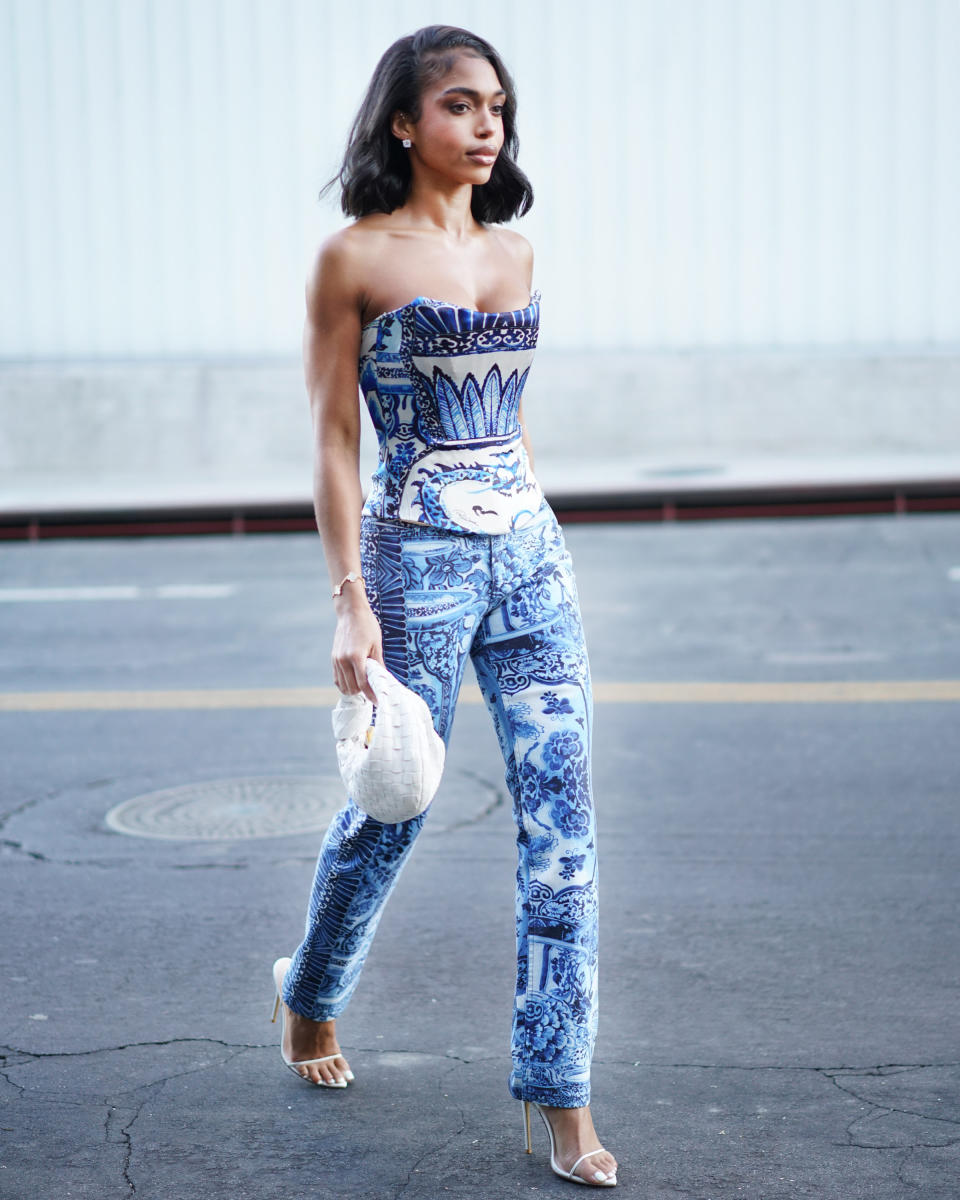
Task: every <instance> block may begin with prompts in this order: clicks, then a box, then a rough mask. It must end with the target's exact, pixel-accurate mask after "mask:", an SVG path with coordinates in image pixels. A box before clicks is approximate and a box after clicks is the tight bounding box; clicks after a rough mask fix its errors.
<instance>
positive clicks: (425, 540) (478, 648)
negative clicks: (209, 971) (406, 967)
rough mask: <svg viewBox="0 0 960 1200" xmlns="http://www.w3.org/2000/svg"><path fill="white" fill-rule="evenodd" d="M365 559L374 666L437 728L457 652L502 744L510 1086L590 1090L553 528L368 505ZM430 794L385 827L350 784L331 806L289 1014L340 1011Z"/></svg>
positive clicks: (563, 586)
mask: <svg viewBox="0 0 960 1200" xmlns="http://www.w3.org/2000/svg"><path fill="white" fill-rule="evenodd" d="M361 561H362V565H363V573H364V578H365V580H366V583H367V593H368V596H369V599H370V603H371V606H372V608H373V610H374V612H375V613H376V615H377V617H378V620H379V621H380V625H381V630H382V635H383V651H384V660H385V662H386V665H387V667H388V669H389V670H390V671H391V672H392V673H393V674H394V675H395V676H396V677H397V678H398V679H400V680H401V681H402V682H403V683H405V684H406V685H407V686H408V687H409V688H411V689H412V690H413V691H415V692H417V693H418V694H419V695H420V696H422V697H423V699H424V700H425V701H426V703H427V705H428V707H429V708H430V711H431V713H432V715H433V720H434V726H435V728H436V730H437V732H438V733H439V734H440V736H441V737H442V738H443V739H444V742H445V743H449V739H450V731H451V726H452V724H453V716H454V707H455V704H456V701H457V694H458V692H459V689H460V683H461V680H462V677H463V672H464V668H465V666H466V660H467V656H468V655H469V656H470V658H472V660H473V663H474V668H475V670H476V675H477V680H478V682H479V685H480V690H481V692H482V693H483V698H484V700H485V702H486V705H487V708H488V710H489V712H490V714H491V716H492V718H493V723H494V726H495V728H496V732H497V737H498V739H499V742H500V747H501V749H502V751H503V758H504V762H505V764H506V776H505V778H506V782H507V786H508V788H509V790H510V793H511V795H512V797H513V812H514V817H515V820H516V829H517V848H518V867H517V875H516V905H517V907H516V936H517V984H516V999H515V1006H514V1011H513V1021H512V1033H511V1060H512V1070H511V1073H510V1078H509V1083H508V1087H509V1090H510V1093H511V1095H512V1096H514V1097H515V1098H516V1099H519V1100H536V1101H538V1102H540V1103H541V1104H548V1105H557V1106H560V1107H565V1108H576V1107H580V1106H582V1105H585V1104H588V1103H589V1102H590V1060H591V1056H592V1053H593V1045H594V1041H595V1038H596V1031H597V854H596V828H595V816H594V808H593V800H592V785H591V771H590V751H591V731H592V719H593V700H592V693H591V687H590V668H589V663H588V660H587V653H586V649H585V646H584V641H583V633H582V627H581V619H580V605H579V598H578V596H577V590H576V583H575V580H574V575H573V565H572V562H571V559H570V555H569V553H568V552H567V550H566V547H565V544H564V540H563V533H562V530H561V529H560V526H559V524H558V523H557V519H556V517H555V515H554V513H553V511H552V509H550V508H549V506H546V507H545V508H544V509H543V510H542V512H541V514H539V515H538V516H537V517H536V518H535V520H534V522H533V523H532V524H531V525H528V526H527V527H526V528H524V529H522V530H519V531H516V532H512V533H505V534H482V533H453V532H451V531H449V530H444V529H438V528H435V527H430V526H423V525H414V524H412V523H405V522H401V521H396V520H384V519H380V518H376V517H370V516H366V515H365V516H363V517H362V518H361ZM442 795H443V791H442V787H441V791H440V793H439V797H441V798H442ZM432 807H433V805H432V804H431V805H430V807H428V808H427V810H426V811H425V812H424V813H422V814H421V815H420V816H418V817H414V818H413V819H412V820H410V821H403V822H400V823H397V824H384V823H381V822H379V821H376V820H374V819H373V818H372V817H370V816H367V815H366V814H365V813H363V812H361V810H360V809H358V808H357V807H356V805H355V804H354V803H353V802H352V800H350V799H349V798H348V800H347V803H346V804H345V806H344V807H343V808H342V809H341V810H340V812H339V813H338V814H337V815H336V816H335V817H334V819H333V820H332V822H331V823H330V825H329V827H328V829H327V831H326V834H325V836H324V839H323V844H322V846H321V849H320V855H319V859H318V862H317V870H316V876H315V879H314V884H313V890H312V893H311V897H310V903H309V908H308V913H307V922H306V934H305V937H304V940H303V942H302V944H301V945H300V946H299V948H298V949H297V951H296V953H295V955H294V957H293V961H292V963H291V965H290V969H289V970H288V972H287V977H286V980H285V983H284V989H283V993H284V994H283V999H284V1001H285V1002H286V1003H287V1004H288V1005H289V1006H290V1008H291V1009H292V1010H293V1011H294V1012H297V1013H300V1014H301V1015H303V1016H305V1017H309V1018H311V1019H312V1020H314V1021H324V1020H329V1019H330V1018H332V1017H336V1016H338V1015H339V1014H340V1013H341V1012H342V1011H343V1010H344V1008H345V1007H346V1005H347V1003H348V1001H349V999H350V996H351V994H352V993H353V990H354V987H355V986H356V984H357V980H358V978H359V975H360V971H361V969H362V967H363V963H364V960H365V958H366V955H367V952H368V950H369V948H370V945H371V942H372V940H373V936H374V933H375V932H376V928H377V924H378V922H379V920H380V916H381V914H382V912H383V908H384V905H385V903H386V900H387V897H388V896H389V895H390V893H391V891H392V890H393V888H394V886H395V884H396V882H397V879H398V877H399V875H400V872H401V870H402V868H403V865H404V863H405V862H406V860H407V856H408V855H409V853H410V850H411V848H412V847H413V844H414V842H415V840H416V837H417V834H418V833H419V832H420V829H421V828H422V826H423V822H424V820H425V819H426V818H427V817H428V816H429V814H430V811H431V809H432Z"/></svg>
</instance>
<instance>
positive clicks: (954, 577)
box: [947, 567, 960, 583]
mask: <svg viewBox="0 0 960 1200" xmlns="http://www.w3.org/2000/svg"><path fill="white" fill-rule="evenodd" d="M947 578H948V579H949V580H950V581H951V582H953V583H960V567H951V568H950V570H949V571H947Z"/></svg>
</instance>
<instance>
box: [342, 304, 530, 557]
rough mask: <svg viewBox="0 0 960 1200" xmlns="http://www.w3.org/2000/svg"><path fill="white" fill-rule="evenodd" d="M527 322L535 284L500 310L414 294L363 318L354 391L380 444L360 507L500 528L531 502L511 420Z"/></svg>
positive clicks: (453, 525) (458, 527) (471, 527)
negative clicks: (516, 303) (518, 302)
mask: <svg viewBox="0 0 960 1200" xmlns="http://www.w3.org/2000/svg"><path fill="white" fill-rule="evenodd" d="M539 329H540V293H539V292H534V294H533V296H532V297H531V299H530V303H529V304H528V305H527V307H526V308H520V309H514V310H513V311H511V312H480V311H479V310H477V309H473V308H464V307H462V306H461V305H457V304H449V303H445V302H443V301H440V300H432V299H430V298H429V297H426V296H418V297H417V298H416V299H415V300H411V301H410V303H409V304H405V305H404V306H403V307H402V308H397V309H393V310H392V311H391V312H386V313H382V314H381V315H380V316H379V317H375V318H374V320H372V321H370V322H368V323H367V324H366V325H365V326H364V327H363V331H362V335H361V341H360V361H359V372H360V390H361V391H362V393H363V397H364V400H365V401H366V404H367V408H368V409H369V411H370V416H371V417H372V419H373V424H374V428H375V429H376V433H377V439H378V441H379V445H380V460H379V462H378V464H377V469H376V470H375V472H374V474H373V478H372V480H371V485H370V490H369V493H368V495H367V498H366V501H365V503H364V506H363V512H364V513H365V514H366V515H368V516H374V517H388V518H395V519H398V520H401V521H411V522H414V523H416V524H418V525H430V526H436V527H438V528H441V529H448V530H453V531H455V532H460V533H508V532H511V531H512V530H516V529H522V528H523V527H524V526H526V525H528V524H530V522H531V521H533V520H534V519H535V518H536V516H537V515H538V513H540V512H542V511H543V509H544V507H545V506H546V500H545V499H544V496H543V493H542V492H541V490H540V486H539V484H538V483H537V481H536V479H535V478H534V476H533V472H532V470H531V467H530V462H529V459H528V457H527V453H526V450H525V448H524V446H523V442H522V440H521V436H522V429H521V426H520V423H519V420H518V409H519V405H520V397H521V395H522V394H523V387H524V384H525V383H526V380H527V375H528V373H529V370H530V364H531V362H532V360H533V352H534V350H535V348H536V345H537V334H538V333H539Z"/></svg>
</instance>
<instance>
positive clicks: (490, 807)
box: [424, 768, 507, 835]
mask: <svg viewBox="0 0 960 1200" xmlns="http://www.w3.org/2000/svg"><path fill="white" fill-rule="evenodd" d="M458 774H459V775H462V776H465V777H466V778H467V779H470V780H472V781H473V782H474V783H475V784H478V785H479V786H480V787H481V788H484V789H486V791H487V792H488V793H489V795H490V796H491V799H490V801H489V802H488V803H487V804H486V805H484V807H483V808H481V809H480V811H479V812H477V813H474V814H473V815H472V816H469V817H463V818H462V819H461V820H459V821H454V822H453V824H452V825H440V826H437V827H434V826H431V825H427V826H426V827H425V828H424V833H425V834H429V833H434V834H437V835H442V834H445V833H456V832H457V831H458V830H460V829H468V828H469V827H470V826H472V825H479V824H480V822H481V821H485V820H486V819H487V817H489V816H490V815H491V813H494V812H496V810H497V809H498V808H502V807H503V805H504V803H505V802H506V799H507V793H506V790H505V789H504V788H502V787H500V786H499V785H498V784H497V783H494V782H491V780H489V779H486V778H485V777H484V776H483V775H481V774H480V773H479V772H478V771H471V770H468V769H466V768H463V769H461V770H460V771H459V772H458Z"/></svg>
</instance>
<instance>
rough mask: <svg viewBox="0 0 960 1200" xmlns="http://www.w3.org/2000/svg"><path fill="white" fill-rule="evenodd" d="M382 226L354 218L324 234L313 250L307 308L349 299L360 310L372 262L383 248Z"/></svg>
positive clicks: (308, 274)
mask: <svg viewBox="0 0 960 1200" xmlns="http://www.w3.org/2000/svg"><path fill="white" fill-rule="evenodd" d="M384 236H385V235H384V233H383V231H382V230H378V229H377V228H376V226H375V225H374V226H370V225H367V224H366V222H365V220H360V221H355V222H354V223H353V224H352V225H347V226H345V227H344V228H343V229H338V230H337V231H336V233H332V234H330V235H329V237H327V238H325V239H324V240H323V241H322V242H321V243H320V245H319V246H318V247H317V249H316V250H315V251H314V254H313V257H312V259H311V260H310V265H309V268H308V271H307V278H306V296H307V307H308V309H314V308H315V307H316V306H318V305H319V306H322V305H323V304H324V302H325V301H326V302H329V301H335V302H336V303H337V304H341V305H342V304H343V303H344V302H349V303H350V304H351V305H355V306H356V308H357V310H358V311H359V309H360V305H361V301H362V297H363V291H364V284H365V281H366V280H367V278H368V277H369V271H370V266H371V263H373V262H375V261H376V258H377V255H378V253H379V252H380V251H382V241H383V238H384Z"/></svg>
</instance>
